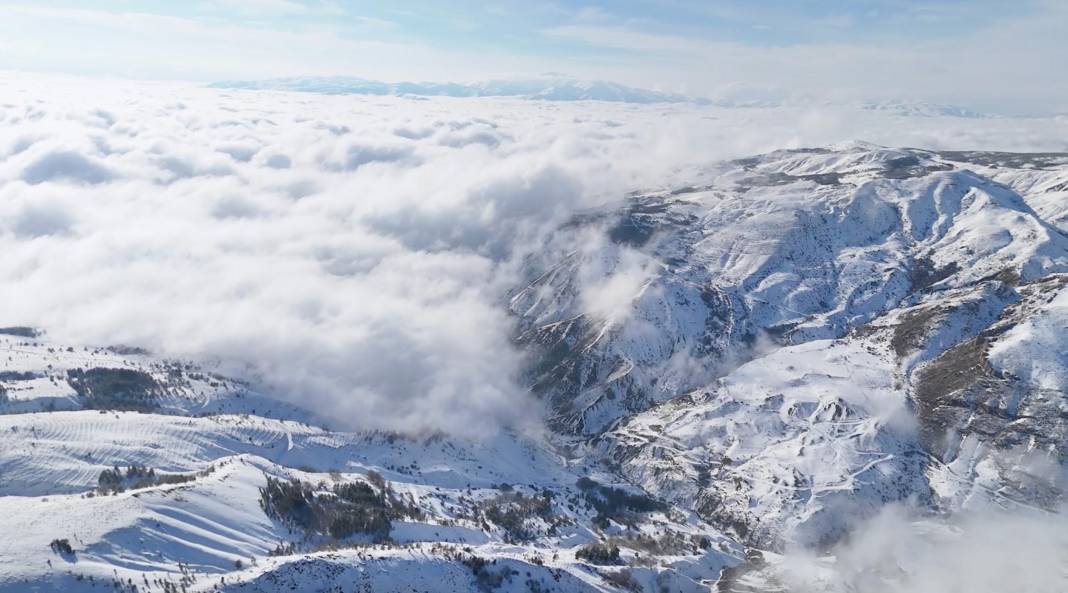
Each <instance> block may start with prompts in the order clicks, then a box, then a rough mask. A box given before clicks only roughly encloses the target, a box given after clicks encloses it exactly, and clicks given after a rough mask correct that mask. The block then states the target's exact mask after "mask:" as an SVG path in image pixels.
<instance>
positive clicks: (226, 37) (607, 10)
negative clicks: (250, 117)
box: [0, 0, 1068, 111]
mask: <svg viewBox="0 0 1068 593" xmlns="http://www.w3.org/2000/svg"><path fill="white" fill-rule="evenodd" d="M0 13H2V16H3V18H0V68H3V69H16V70H34V71H50V72H56V71H59V72H69V73H75V74H92V75H108V76H119V77H130V78H159V79H188V80H214V79H219V78H262V77H272V76H294V75H352V76H363V77H367V78H375V79H384V80H411V79H416V80H439V81H444V80H453V81H469V80H476V79H485V78H494V77H529V76H535V75H538V74H542V73H545V72H559V73H562V74H566V75H570V76H575V77H579V78H599V79H609V80H616V81H619V82H624V83H629V84H635V85H640V86H646V87H652V88H658V89H662V90H670V91H677V92H688V93H691V94H700V95H705V96H718V97H726V98H733V97H744V98H766V97H778V96H782V95H798V94H800V95H823V94H826V95H828V96H842V97H849V98H865V99H877V98H904V99H925V100H937V101H942V102H956V103H963V104H966V105H970V106H976V107H987V108H989V107H991V106H999V107H1002V108H1003V109H1006V110H1013V111H1050V110H1065V109H1068V105H1066V104H1065V97H1068V92H1066V91H1068V88H1066V86H1065V84H1066V83H1064V82H1062V81H1061V80H1060V79H1062V78H1063V77H1062V76H1060V75H1058V74H1057V73H1056V71H1057V70H1058V69H1059V67H1060V61H1061V59H1062V58H1063V56H1064V55H1068V43H1065V42H1064V41H1063V35H1062V34H1061V33H1060V31H1061V30H1063V29H1064V27H1065V26H1066V25H1068V2H1063V1H1061V0H1020V1H1016V2H1012V3H1006V2H1001V1H994V0H971V1H963V0H926V1H922V0H853V1H846V0H795V1H788V0H766V1H762V2H757V1H748V2H745V1H739V0H708V1H703V2H702V1H694V0H661V1H652V0H619V1H615V2H521V1H513V0H496V1H491V2H475V1H470V0H455V1H452V2H441V1H431V0H415V1H410V2H395V1H394V2H387V1H381V0H371V1H342V0H188V1H182V2H175V1H163V0H99V1H95V2H85V1H81V2H76V1H70V0H66V1H59V0H44V1H36V2H29V1H25V2H18V1H15V2H11V1H7V0H0Z"/></svg>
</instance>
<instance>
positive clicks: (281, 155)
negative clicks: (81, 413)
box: [0, 74, 1068, 433]
mask: <svg viewBox="0 0 1068 593" xmlns="http://www.w3.org/2000/svg"><path fill="white" fill-rule="evenodd" d="M1066 132H1068V120H1065V119H1055V118H1054V119H1010V118H991V119H965V118H953V117H934V118H931V117H902V116H897V115H893V114H889V113H879V112H872V111H864V110H860V109H854V108H846V107H843V108H833V107H819V108H779V109H729V108H721V107H712V106H705V107H700V106H693V105H648V106H639V105H627V104H607V103H596V102H588V103H581V102H580V103H546V102H537V101H524V100H520V99H451V98H434V99H429V100H428V99H417V98H405V97H352V96H350V97H336V96H318V95H311V94H298V93H277V92H256V91H225V90H212V89H206V88H201V87H198V86H195V85H181V84H173V83H167V84H151V83H130V82H119V81H95V80H84V79H70V78H56V77H32V76H27V75H13V74H7V75H0V325H32V326H36V327H39V328H42V329H44V330H46V331H47V332H48V333H49V335H50V336H51V337H53V338H55V339H58V340H65V341H71V342H74V343H90V344H101V345H107V344H126V345H136V346H141V347H145V348H148V349H150V350H152V351H154V352H156V353H158V354H161V355H164V356H172V357H181V358H188V359H192V360H195V361H198V362H201V363H204V364H210V365H213V366H215V367H217V368H219V369H220V370H221V371H223V372H226V373H229V374H233V375H236V376H238V377H241V378H243V379H246V380H249V381H251V382H253V383H254V384H255V385H256V386H257V387H259V388H261V389H263V390H266V391H268V392H270V393H272V394H275V395H277V396H279V397H282V398H285V399H288V400H290V401H294V402H297V403H299V404H301V405H304V406H307V407H309V408H312V409H313V410H315V411H318V412H320V413H324V414H325V415H327V416H328V417H329V418H331V419H332V420H333V421H335V422H337V423H338V424H341V425H343V426H347V427H351V428H385V429H402V430H407V431H411V430H416V431H420V430H445V431H452V432H460V433H472V432H484V431H487V430H490V429H491V428H492V427H495V426H501V425H509V424H515V423H517V422H520V421H521V420H523V419H530V418H536V417H537V414H536V413H532V412H536V406H535V404H533V403H532V402H531V401H530V400H529V398H528V397H527V396H526V395H525V390H524V389H523V386H522V382H521V380H520V378H519V375H520V368H521V366H522V360H521V355H520V353H518V352H517V351H516V350H515V349H514V348H513V346H512V336H513V331H514V328H513V320H512V319H510V318H509V317H508V315H507V313H506V307H505V306H504V303H505V302H506V297H507V295H508V293H509V290H511V289H513V288H514V287H516V286H519V285H521V284H522V282H523V281H524V274H525V273H528V272H529V269H528V268H529V266H526V267H525V266H524V265H523V264H524V262H527V261H528V256H530V255H531V254H535V253H537V252H538V249H539V247H541V246H542V245H544V244H545V237H546V236H547V234H548V233H551V232H552V230H553V229H554V228H556V227H557V226H558V225H560V224H561V223H562V222H564V221H566V220H567V219H568V217H569V216H571V215H572V214H573V213H574V212H576V211H579V210H587V209H590V208H595V207H602V206H605V205H612V204H614V203H618V202H619V201H621V200H623V199H624V198H625V196H626V195H627V193H628V192H630V191H633V190H641V189H651V188H663V187H671V186H680V185H686V184H687V180H688V179H693V178H694V177H695V176H697V175H699V174H700V172H701V170H702V169H703V168H705V167H707V166H708V165H709V164H710V163H713V162H715V161H717V160H721V159H725V158H733V157H739V156H745V155H748V154H754V153H759V152H765V151H769V150H773V149H777V148H785V147H801V146H813V145H825V144H829V143H835V142H841V141H847V140H852V139H863V140H866V141H871V142H876V143H880V144H885V145H895V146H918V147H929V148H958V149H991V150H993V149H996V150H1066V149H1068V133H1066ZM632 263H633V265H629V266H623V271H622V272H621V273H624V274H626V276H621V277H619V278H615V277H612V276H611V275H608V276H603V275H602V277H595V278H591V279H590V280H589V285H590V291H589V294H587V295H585V298H584V302H586V303H588V305H589V307H590V309H591V313H593V314H603V315H608V316H621V315H625V313H626V312H625V310H623V311H621V310H620V307H623V308H624V309H625V307H626V303H627V302H628V301H627V299H626V298H621V296H620V294H619V293H620V292H621V291H623V292H625V291H627V290H632V289H633V286H635V285H637V284H640V280H641V270H642V262H640V261H636V262H632Z"/></svg>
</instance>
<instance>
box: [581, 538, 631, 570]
mask: <svg viewBox="0 0 1068 593" xmlns="http://www.w3.org/2000/svg"><path fill="white" fill-rule="evenodd" d="M575 557H576V558H578V559H580V560H585V561H586V562H589V563H590V564H596V565H598V566H610V565H614V564H619V563H620V562H619V548H618V547H617V546H614V545H609V544H600V543H598V544H588V545H585V546H582V547H581V548H579V549H578V551H577V552H575Z"/></svg>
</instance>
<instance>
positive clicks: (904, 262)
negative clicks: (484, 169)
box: [0, 143, 1068, 592]
mask: <svg viewBox="0 0 1068 593" xmlns="http://www.w3.org/2000/svg"><path fill="white" fill-rule="evenodd" d="M506 305H507V307H508V308H509V310H510V312H511V313H512V315H513V317H514V319H515V322H516V342H517V343H518V344H520V345H521V346H522V347H523V348H524V349H525V351H526V353H527V355H528V366H527V369H526V373H527V375H526V380H527V381H528V384H529V385H530V387H531V388H532V390H533V391H534V392H535V393H537V394H538V395H539V396H540V397H541V398H542V401H543V402H544V404H545V412H546V417H547V419H548V426H549V428H550V430H549V431H547V432H546V433H542V434H515V433H511V432H508V431H502V432H498V433H495V434H492V435H488V436H487V437H486V438H485V439H483V440H480V441H479V440H469V439H460V438H456V437H452V436H448V435H445V434H432V435H418V436H413V435H403V434H385V433H349V432H340V431H337V430H331V427H330V426H329V418H326V419H325V420H324V419H323V418H322V417H321V416H322V411H321V410H320V411H318V412H320V414H312V413H310V412H304V411H301V410H299V409H297V408H295V407H293V406H292V405H283V404H280V403H277V402H273V401H272V400H271V399H270V398H268V397H265V396H263V395H262V394H258V393H256V392H255V390H254V389H253V388H252V387H250V386H249V385H246V384H244V383H241V382H238V381H233V380H230V379H227V378H225V377H221V376H217V375H216V374H214V373H212V372H211V370H210V369H202V368H199V367H197V366H195V365H191V364H189V363H185V362H180V361H168V360H164V359H161V358H158V357H155V356H153V355H151V354H150V353H147V352H144V351H141V350H138V349H135V348H123V347H112V348H104V347H93V346H86V345H80V344H66V343H59V342H54V341H52V340H51V339H50V338H49V337H48V334H47V333H43V334H42V333H39V332H38V331H36V330H31V329H29V328H6V329H3V330H0V360H3V361H4V362H3V365H2V366H0V402H2V403H0V511H2V516H3V517H4V518H3V519H2V522H0V525H3V529H4V531H5V532H7V533H18V534H20V537H17V538H10V537H8V538H3V539H0V559H3V560H2V561H0V591H5V592H6V591H11V592H15V591H26V590H39V591H90V590H93V589H95V588H97V587H105V588H108V587H110V588H113V589H116V590H123V591H134V590H137V591H142V592H143V591H208V590H212V591H215V590H221V591H272V592H273V591H329V590H343V591H351V590H358V591H412V590H415V591H440V590H449V591H472V592H475V591H480V592H483V591H647V592H653V591H663V590H668V591H707V590H709V589H710V588H711V587H717V588H718V590H721V591H730V590H738V591H741V590H750V591H753V590H756V591H773V590H784V589H783V587H784V585H783V584H782V579H780V578H779V575H777V573H776V567H777V566H779V565H780V564H778V563H780V561H781V559H782V558H783V556H781V554H782V553H784V552H787V551H789V550H790V549H791V548H792V547H793V546H794V545H801V546H805V547H807V548H809V549H812V550H815V552H816V553H820V552H824V551H827V550H830V549H832V548H833V546H835V545H837V544H839V543H841V542H842V541H844V539H845V538H846V537H847V536H848V535H849V534H850V532H851V529H852V528H853V526H854V525H856V522H857V521H860V520H864V519H865V518H868V517H872V516H876V515H878V513H879V512H880V511H881V510H882V509H884V508H885V507H886V506H887V505H888V504H890V503H894V502H906V501H907V502H908V504H910V505H912V506H913V507H915V508H917V509H919V510H920V511H921V512H924V513H928V514H929V515H930V516H931V517H934V516H941V517H952V516H955V514H957V513H959V512H961V511H967V510H969V509H977V508H991V507H994V508H1006V509H1014V508H1022V507H1026V508H1028V509H1032V510H1033V511H1034V512H1038V513H1047V514H1048V516H1050V517H1053V516H1055V515H1054V513H1056V511H1057V510H1058V509H1059V508H1060V506H1061V504H1062V500H1063V484H1062V481H1061V480H1062V477H1063V476H1064V475H1065V473H1064V458H1065V453H1066V451H1065V446H1066V443H1068V399H1066V397H1065V392H1066V390H1068V354H1066V352H1068V332H1066V331H1064V328H1065V327H1068V155H1064V154H1010V153H991V152H932V151H925V150H915V149H904V148H902V149H891V148H885V147H880V146H874V145H870V144H864V143H851V144H847V145H839V146H832V147H825V148H814V149H804V150H782V151H776V152H772V153H769V154H764V155H758V156H754V157H751V158H746V159H741V160H736V161H731V162H726V163H720V164H717V165H713V166H710V167H709V168H708V169H707V171H705V172H704V173H703V174H702V175H700V176H699V177H698V178H695V179H687V180H685V182H679V183H676V182H673V181H672V182H666V183H665V184H664V187H662V188H653V189H650V190H647V191H642V192H639V193H636V194H635V195H634V196H632V197H631V198H630V199H628V201H627V202H626V204H625V205H624V206H623V207H622V208H616V207H613V208H610V209H601V210H595V211H588V212H583V213H581V214H579V215H577V216H575V217H574V218H573V219H572V220H570V221H569V222H568V223H566V224H564V225H563V226H561V227H560V228H559V229H558V230H557V232H555V233H554V234H553V237H552V240H551V241H550V242H549V243H547V244H545V245H542V246H540V247H539V249H538V250H537V251H536V253H534V254H532V255H531V256H530V257H529V258H528V260H527V262H526V280H525V281H524V282H522V283H521V284H520V285H518V286H516V287H515V288H514V290H513V291H512V292H511V294H510V295H509V300H508V301H507V304H506ZM45 329H46V328H45ZM825 560H826V561H827V562H833V558H831V557H828V558H826V559H825ZM827 590H840V589H833V588H832V587H828V588H827Z"/></svg>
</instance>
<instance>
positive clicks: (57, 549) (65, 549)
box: [48, 538, 74, 556]
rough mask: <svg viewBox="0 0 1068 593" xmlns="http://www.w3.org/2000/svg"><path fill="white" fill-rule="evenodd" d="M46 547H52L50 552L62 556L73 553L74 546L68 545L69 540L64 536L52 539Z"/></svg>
mask: <svg viewBox="0 0 1068 593" xmlns="http://www.w3.org/2000/svg"><path fill="white" fill-rule="evenodd" d="M48 547H49V548H52V552H54V553H56V554H62V555H64V556H73V555H74V548H73V547H72V546H71V545H70V540H69V539H66V538H63V539H54V540H52V542H51V543H50V544H48Z"/></svg>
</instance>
